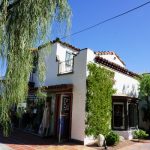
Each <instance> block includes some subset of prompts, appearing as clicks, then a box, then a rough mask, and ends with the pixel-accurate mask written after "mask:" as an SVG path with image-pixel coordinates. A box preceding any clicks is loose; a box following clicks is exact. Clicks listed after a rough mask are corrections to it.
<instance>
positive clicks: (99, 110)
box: [85, 63, 115, 137]
mask: <svg viewBox="0 0 150 150" xmlns="http://www.w3.org/2000/svg"><path fill="white" fill-rule="evenodd" d="M88 70H89V76H88V78H87V101H86V130H85V133H86V135H93V136H94V137H97V136H98V135H99V134H103V135H104V136H105V135H107V133H108V132H109V131H110V126H111V116H112V95H113V93H114V92H115V90H114V89H113V84H114V73H113V72H111V71H109V70H107V69H105V68H103V67H101V66H97V65H96V64H94V63H90V64H89V65H88Z"/></svg>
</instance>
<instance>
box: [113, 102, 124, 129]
mask: <svg viewBox="0 0 150 150" xmlns="http://www.w3.org/2000/svg"><path fill="white" fill-rule="evenodd" d="M113 127H114V128H115V129H124V103H113Z"/></svg>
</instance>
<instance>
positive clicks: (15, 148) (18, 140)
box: [0, 130, 95, 150]
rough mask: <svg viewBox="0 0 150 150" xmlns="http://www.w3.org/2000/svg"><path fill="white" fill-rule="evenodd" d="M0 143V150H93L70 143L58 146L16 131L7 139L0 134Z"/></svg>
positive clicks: (53, 141) (46, 139) (48, 140)
mask: <svg viewBox="0 0 150 150" xmlns="http://www.w3.org/2000/svg"><path fill="white" fill-rule="evenodd" d="M0 143H2V144H1V145H0V150H95V149H93V148H89V147H85V146H83V145H80V144H77V143H71V142H67V143H64V144H59V145H58V142H57V141H56V140H54V139H48V138H41V137H38V136H34V135H31V134H27V133H24V132H21V131H18V130H16V131H15V132H14V133H13V134H12V135H11V136H10V137H8V138H4V137H3V136H2V134H1V133H0ZM5 145H6V146H5Z"/></svg>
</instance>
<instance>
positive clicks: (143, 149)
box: [120, 143, 150, 150]
mask: <svg viewBox="0 0 150 150" xmlns="http://www.w3.org/2000/svg"><path fill="white" fill-rule="evenodd" d="M120 150H150V143H137V144H134V145H130V146H127V147H124V148H121V149H120Z"/></svg>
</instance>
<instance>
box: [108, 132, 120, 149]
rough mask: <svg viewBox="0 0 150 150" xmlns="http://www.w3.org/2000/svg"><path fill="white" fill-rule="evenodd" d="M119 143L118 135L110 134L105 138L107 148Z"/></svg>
mask: <svg viewBox="0 0 150 150" xmlns="http://www.w3.org/2000/svg"><path fill="white" fill-rule="evenodd" d="M118 142H119V135H118V134H117V133H114V132H110V133H109V134H108V135H107V136H106V144H107V145H108V146H111V145H116V144H117V143H118Z"/></svg>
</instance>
